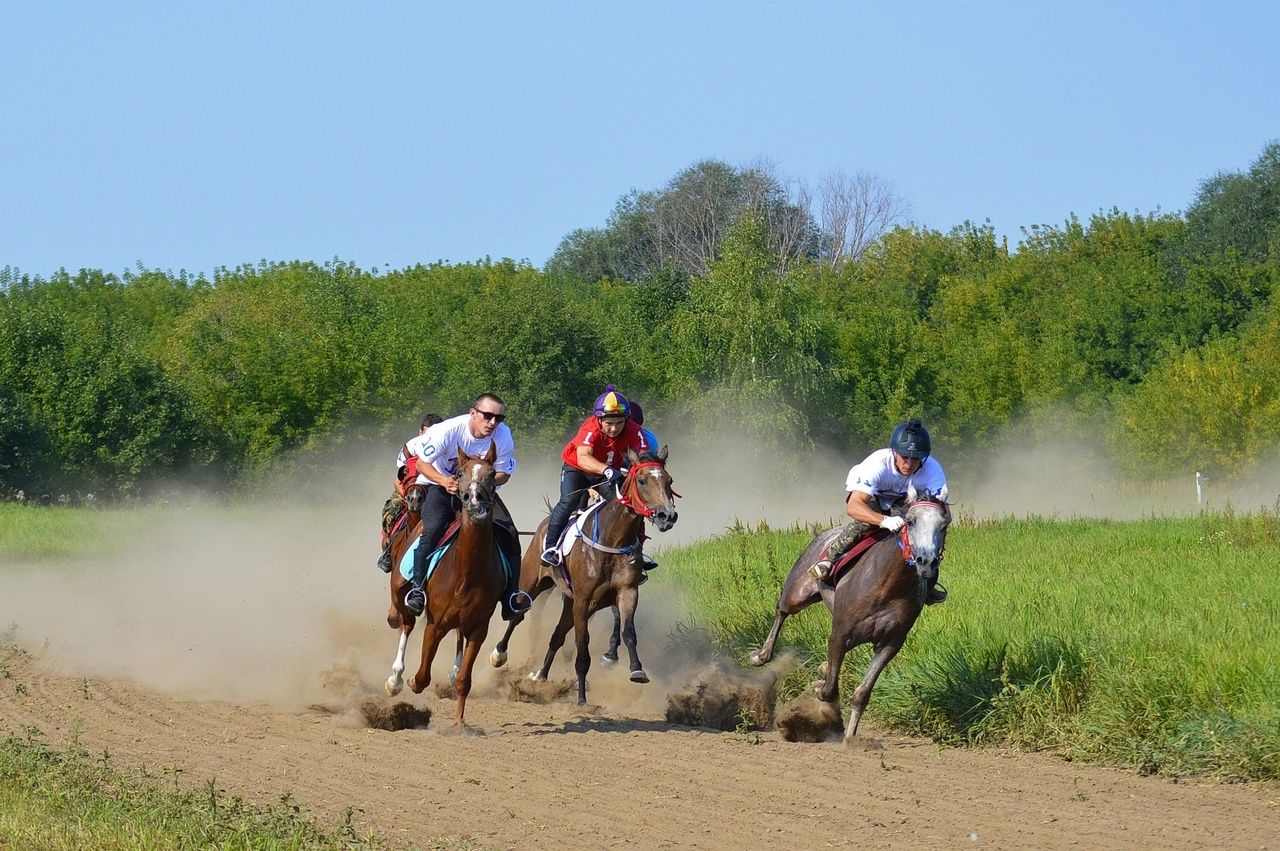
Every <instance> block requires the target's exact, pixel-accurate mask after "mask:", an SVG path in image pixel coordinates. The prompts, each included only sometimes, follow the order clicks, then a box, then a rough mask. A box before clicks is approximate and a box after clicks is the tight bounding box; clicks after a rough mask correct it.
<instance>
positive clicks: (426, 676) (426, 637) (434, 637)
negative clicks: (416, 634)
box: [409, 623, 444, 694]
mask: <svg viewBox="0 0 1280 851" xmlns="http://www.w3.org/2000/svg"><path fill="white" fill-rule="evenodd" d="M442 638H444V633H443V632H441V631H440V628H439V627H438V626H437V625H436V624H435V623H428V624H427V625H426V627H424V628H423V630H422V661H421V662H420V663H419V664H418V673H416V674H414V676H413V679H411V680H409V690H410V691H412V692H413V693H414V694H422V690H423V689H425V688H426V687H427V686H429V685H431V662H432V660H434V659H435V658H436V650H437V649H438V648H439V647H440V639H442Z"/></svg>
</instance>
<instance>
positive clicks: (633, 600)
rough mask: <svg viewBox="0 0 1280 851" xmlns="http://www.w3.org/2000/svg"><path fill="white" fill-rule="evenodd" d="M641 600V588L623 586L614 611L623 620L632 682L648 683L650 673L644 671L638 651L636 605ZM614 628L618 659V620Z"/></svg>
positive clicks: (624, 638) (615, 655)
mask: <svg viewBox="0 0 1280 851" xmlns="http://www.w3.org/2000/svg"><path fill="white" fill-rule="evenodd" d="M639 602H640V591H639V589H637V588H623V589H622V590H621V591H619V592H618V605H617V606H615V607H614V612H616V613H617V616H618V618H619V619H620V620H621V621H622V640H623V641H625V642H626V644H627V657H628V658H629V659H630V660H631V682H633V683H647V682H649V675H648V674H646V673H645V672H644V667H643V666H642V665H641V664H640V654H639V653H638V652H637V651H636V605H637V604H638V603H639ZM613 630H614V632H613V634H614V639H613V651H614V653H613V658H614V659H617V658H618V651H617V647H618V644H617V641H618V639H617V635H618V625H617V621H615V622H614V627H613Z"/></svg>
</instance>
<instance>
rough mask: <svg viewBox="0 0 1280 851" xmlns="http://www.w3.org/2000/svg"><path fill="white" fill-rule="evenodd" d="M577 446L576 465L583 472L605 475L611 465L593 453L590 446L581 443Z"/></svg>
mask: <svg viewBox="0 0 1280 851" xmlns="http://www.w3.org/2000/svg"><path fill="white" fill-rule="evenodd" d="M576 448H577V457H578V463H577V464H576V465H574V466H576V467H577V468H578V469H579V470H581V471H582V472H584V473H589V474H590V475H592V476H603V475H604V471H605V470H607V469H608V468H609V465H608V464H606V463H604V462H603V461H601V460H600V459H599V458H597V457H596V456H594V455H592V454H591V447H590V446H583V445H579V446H578V447H576Z"/></svg>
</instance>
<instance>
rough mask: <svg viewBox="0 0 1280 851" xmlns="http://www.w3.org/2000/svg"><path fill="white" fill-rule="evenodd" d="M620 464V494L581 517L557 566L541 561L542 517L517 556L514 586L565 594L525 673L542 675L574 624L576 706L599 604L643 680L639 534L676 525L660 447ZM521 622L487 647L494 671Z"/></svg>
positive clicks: (582, 699) (583, 697)
mask: <svg viewBox="0 0 1280 851" xmlns="http://www.w3.org/2000/svg"><path fill="white" fill-rule="evenodd" d="M627 462H628V464H629V465H630V467H631V469H630V471H629V472H628V473H627V478H626V481H624V482H623V483H622V487H621V495H620V496H618V497H617V498H615V499H611V500H609V501H607V502H606V503H605V504H604V505H603V506H601V507H600V508H598V509H596V511H595V513H594V514H593V515H592V516H591V517H590V518H589V519H588V520H587V521H586V527H587V528H585V529H584V530H583V535H582V537H581V538H579V539H578V540H577V541H576V542H575V543H574V545H573V548H572V549H571V550H570V551H569V554H568V555H567V556H565V557H564V564H563V565H561V566H560V567H556V568H551V567H547V566H546V565H545V564H543V563H542V559H541V556H542V552H543V550H545V549H546V546H547V545H546V544H544V542H543V539H544V538H545V537H546V534H547V521H546V520H543V521H542V523H541V524H539V526H538V530H537V531H536V532H534V534H533V540H532V541H531V542H530V543H529V547H528V549H526V550H525V553H524V558H522V559H521V560H520V588H521V590H523V591H525V592H526V593H528V594H529V596H530V597H537V596H538V595H539V594H541V593H542V592H543V591H546V590H547V589H548V588H551V587H552V586H556V587H558V588H559V589H560V592H561V593H562V594H563V595H564V608H563V609H562V610H561V612H560V622H559V623H558V624H556V628H555V631H554V632H552V633H551V641H550V643H549V645H548V647H547V657H546V660H545V661H544V662H543V663H542V667H541V668H539V669H538V670H536V671H534V672H532V673H531V674H529V679H531V680H545V679H546V678H547V674H548V672H549V671H550V670H551V660H552V659H553V658H554V657H555V654H556V651H557V650H559V649H560V648H561V647H562V646H564V640H565V636H566V635H568V633H569V628H570V627H573V630H574V637H575V638H576V640H577V641H576V643H577V658H576V659H575V660H574V664H575V667H576V670H577V673H578V705H579V706H581V705H582V704H584V703H586V702H587V671H588V669H590V667H591V653H590V650H589V649H588V634H587V621H588V620H589V619H590V618H591V616H592V615H593V614H595V613H596V612H598V611H599V610H600V609H602V608H605V607H606V606H613V605H617V607H618V612H619V615H620V619H621V622H622V639H623V642H624V643H625V644H626V646H627V653H628V655H629V656H630V661H631V681H632V682H635V683H647V682H649V675H648V674H646V673H645V672H644V667H643V666H642V665H641V664H640V656H639V654H638V653H637V652H636V627H635V613H636V603H637V602H638V601H639V599H640V597H639V590H638V589H639V586H640V583H641V582H642V581H643V574H642V571H641V569H640V564H639V562H640V532H641V530H642V529H643V527H644V521H645V519H646V518H648V519H650V520H652V521H653V523H654V525H655V526H657V527H658V530H659V531H661V532H665V531H667V530H668V529H670V528H671V527H672V526H674V525H675V522H676V517H677V513H676V507H675V497H676V496H677V494H676V493H675V492H674V491H673V490H672V489H671V474H670V473H668V472H667V467H666V462H667V447H665V446H663V447H662V448H661V449H659V450H658V452H657V453H656V454H648V453H646V454H645V455H643V456H639V455H637V454H636V453H635V452H634V451H633V450H628V451H627ZM522 620H524V616H523V615H517V616H516V617H514V618H512V620H511V623H510V624H508V625H507V631H506V634H505V635H503V636H502V640H501V641H499V642H498V644H497V646H496V647H494V649H493V653H492V654H491V655H490V657H489V660H490V661H491V662H492V663H493V666H494V667H495V668H500V667H502V666H503V665H505V664H506V662H507V644H508V642H510V641H511V633H512V632H513V631H514V630H515V628H516V627H517V626H519V625H520V622H521V621H522Z"/></svg>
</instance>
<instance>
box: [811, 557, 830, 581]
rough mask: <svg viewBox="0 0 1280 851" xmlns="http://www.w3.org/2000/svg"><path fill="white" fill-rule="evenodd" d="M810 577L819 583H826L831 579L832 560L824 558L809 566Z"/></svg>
mask: <svg viewBox="0 0 1280 851" xmlns="http://www.w3.org/2000/svg"><path fill="white" fill-rule="evenodd" d="M809 575H810V576H812V577H813V578H814V579H816V580H818V581H819V582H826V581H827V580H828V579H830V578H831V559H829V558H824V559H822V560H821V561H815V562H814V563H813V564H811V565H809Z"/></svg>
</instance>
